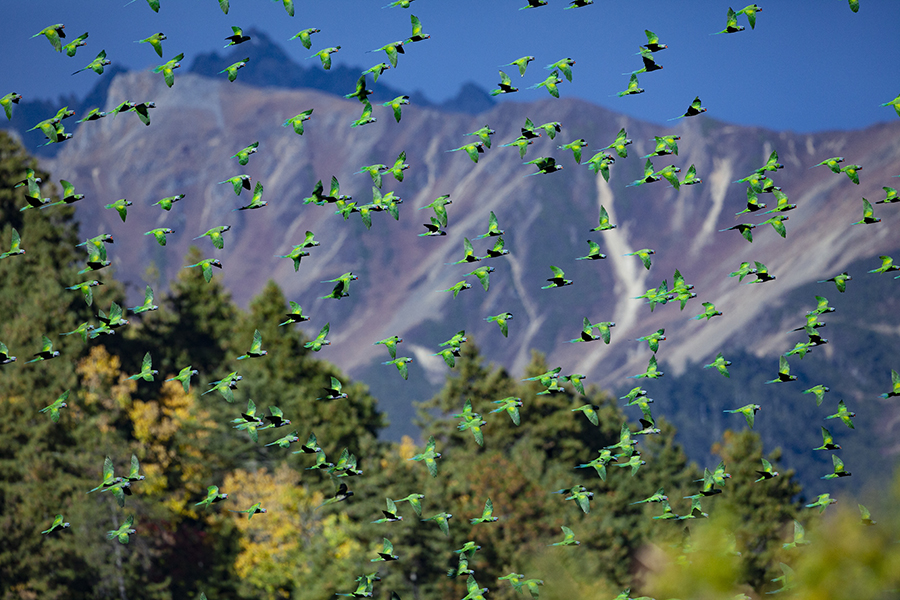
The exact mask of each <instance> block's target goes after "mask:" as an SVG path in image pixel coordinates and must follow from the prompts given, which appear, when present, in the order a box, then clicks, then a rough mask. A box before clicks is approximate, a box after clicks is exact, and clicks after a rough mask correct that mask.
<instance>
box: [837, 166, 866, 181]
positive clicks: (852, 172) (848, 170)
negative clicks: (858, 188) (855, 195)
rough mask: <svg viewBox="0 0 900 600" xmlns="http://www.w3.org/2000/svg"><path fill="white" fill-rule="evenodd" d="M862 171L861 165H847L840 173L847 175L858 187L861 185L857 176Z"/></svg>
mask: <svg viewBox="0 0 900 600" xmlns="http://www.w3.org/2000/svg"><path fill="white" fill-rule="evenodd" d="M861 170H862V167H861V166H859V165H847V166H846V167H841V169H840V170H839V171H838V172H839V173H844V174H846V175H847V177H849V178H850V181H852V182H853V183H855V184H856V185H859V175H858V174H857V172H858V171H861Z"/></svg>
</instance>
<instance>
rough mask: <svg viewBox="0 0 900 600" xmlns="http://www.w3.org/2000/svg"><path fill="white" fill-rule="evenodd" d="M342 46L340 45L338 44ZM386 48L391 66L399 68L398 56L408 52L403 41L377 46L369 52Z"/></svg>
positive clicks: (385, 51)
mask: <svg viewBox="0 0 900 600" xmlns="http://www.w3.org/2000/svg"><path fill="white" fill-rule="evenodd" d="M338 48H340V46H338ZM382 50H384V53H385V54H387V57H388V61H389V62H390V63H391V66H392V67H394V68H395V69H396V68H397V58H398V55H400V54H406V50H404V49H403V42H402V41H396V42H391V43H390V44H385V45H384V46H382V47H381V48H375V49H374V50H369V52H380V51H382Z"/></svg>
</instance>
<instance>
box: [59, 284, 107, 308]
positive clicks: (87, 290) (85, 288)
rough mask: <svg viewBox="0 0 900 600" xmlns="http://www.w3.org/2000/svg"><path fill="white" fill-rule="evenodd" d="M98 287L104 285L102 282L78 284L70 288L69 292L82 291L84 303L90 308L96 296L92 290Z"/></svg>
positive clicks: (68, 288)
mask: <svg viewBox="0 0 900 600" xmlns="http://www.w3.org/2000/svg"><path fill="white" fill-rule="evenodd" d="M98 285H103V282H102V281H97V280H94V281H86V282H84V283H76V284H75V285H72V286H69V287H67V288H66V289H67V290H80V291H81V293H82V294H84V301H85V302H86V303H87V305H88V306H90V305H91V304H93V303H94V294H93V292H92V291H91V288H94V287H97V286H98Z"/></svg>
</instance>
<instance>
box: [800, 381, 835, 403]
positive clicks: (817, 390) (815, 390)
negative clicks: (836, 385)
mask: <svg viewBox="0 0 900 600" xmlns="http://www.w3.org/2000/svg"><path fill="white" fill-rule="evenodd" d="M828 391H831V388H829V387H828V386H826V385H822V384H819V385H816V386H813V387H811V388H809V389H808V390H803V393H804V394H815V396H816V406H822V400H823V399H824V398H825V392H828Z"/></svg>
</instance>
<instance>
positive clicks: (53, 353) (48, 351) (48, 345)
mask: <svg viewBox="0 0 900 600" xmlns="http://www.w3.org/2000/svg"><path fill="white" fill-rule="evenodd" d="M34 356H35V358H33V359H31V360H29V361H26V363H25V364H28V363H33V362H39V361H42V360H50V359H52V358H56V357H57V356H59V350H54V349H53V342H51V341H50V338H48V337H47V336H46V335H42V336H41V349H40V351H39V352H36V353H35V354H34Z"/></svg>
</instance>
